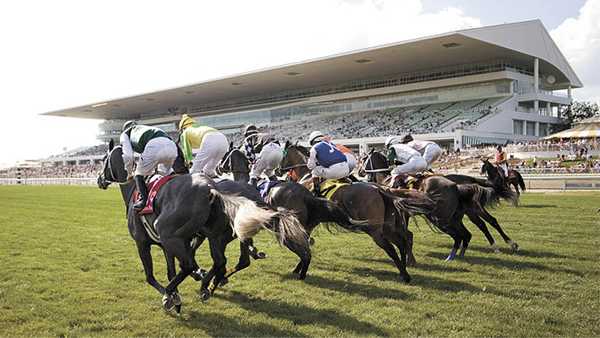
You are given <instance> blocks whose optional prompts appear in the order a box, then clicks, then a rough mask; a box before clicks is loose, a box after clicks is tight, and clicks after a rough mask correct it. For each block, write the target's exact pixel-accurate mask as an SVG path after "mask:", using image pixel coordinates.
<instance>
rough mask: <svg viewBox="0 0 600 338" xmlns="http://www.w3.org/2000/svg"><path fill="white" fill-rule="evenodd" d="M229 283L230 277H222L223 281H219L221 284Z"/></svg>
mask: <svg viewBox="0 0 600 338" xmlns="http://www.w3.org/2000/svg"><path fill="white" fill-rule="evenodd" d="M227 283H229V278H227V277H223V279H221V281H220V282H219V286H225V285H227Z"/></svg>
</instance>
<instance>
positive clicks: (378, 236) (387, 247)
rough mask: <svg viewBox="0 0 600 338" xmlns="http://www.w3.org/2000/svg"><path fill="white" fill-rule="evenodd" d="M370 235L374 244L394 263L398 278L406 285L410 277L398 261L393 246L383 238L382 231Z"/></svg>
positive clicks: (400, 261) (398, 258)
mask: <svg viewBox="0 0 600 338" xmlns="http://www.w3.org/2000/svg"><path fill="white" fill-rule="evenodd" d="M370 235H371V238H373V241H374V242H375V244H377V245H378V246H379V247H380V248H382V249H383V251H385V253H386V254H387V255H388V256H390V258H391V259H392V260H393V261H394V264H396V267H397V268H398V270H399V271H400V277H402V280H403V281H405V282H406V283H408V282H410V275H409V274H408V272H407V271H406V266H403V262H402V260H400V257H398V253H397V252H396V249H394V246H393V245H392V244H391V243H390V242H389V241H388V240H387V239H386V238H385V235H384V234H383V229H378V230H377V231H374V232H371V233H370Z"/></svg>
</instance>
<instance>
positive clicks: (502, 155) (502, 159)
mask: <svg viewBox="0 0 600 338" xmlns="http://www.w3.org/2000/svg"><path fill="white" fill-rule="evenodd" d="M494 160H495V161H494V162H495V163H496V165H497V166H498V167H499V168H501V169H502V170H501V171H502V173H503V174H504V177H508V159H507V156H506V152H505V151H504V150H502V146H501V145H498V146H497V147H496V156H495V158H494Z"/></svg>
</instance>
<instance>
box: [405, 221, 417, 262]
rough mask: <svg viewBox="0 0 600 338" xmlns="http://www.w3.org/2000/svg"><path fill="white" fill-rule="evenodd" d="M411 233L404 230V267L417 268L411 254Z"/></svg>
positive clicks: (412, 237) (415, 260)
mask: <svg viewBox="0 0 600 338" xmlns="http://www.w3.org/2000/svg"><path fill="white" fill-rule="evenodd" d="M413 239H414V236H413V233H412V231H410V230H408V229H406V265H407V266H417V259H416V258H415V255H414V254H413V243H414V242H413Z"/></svg>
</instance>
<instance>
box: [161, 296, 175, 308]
mask: <svg viewBox="0 0 600 338" xmlns="http://www.w3.org/2000/svg"><path fill="white" fill-rule="evenodd" d="M162 306H163V309H165V311H167V312H168V311H171V310H173V308H174V307H175V299H174V298H173V296H172V295H167V294H165V295H164V296H163V298H162Z"/></svg>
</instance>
